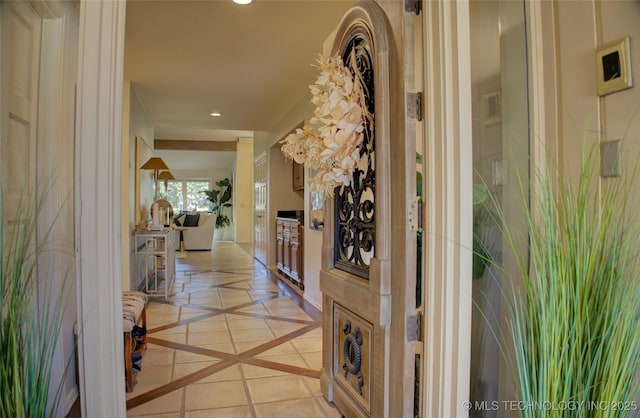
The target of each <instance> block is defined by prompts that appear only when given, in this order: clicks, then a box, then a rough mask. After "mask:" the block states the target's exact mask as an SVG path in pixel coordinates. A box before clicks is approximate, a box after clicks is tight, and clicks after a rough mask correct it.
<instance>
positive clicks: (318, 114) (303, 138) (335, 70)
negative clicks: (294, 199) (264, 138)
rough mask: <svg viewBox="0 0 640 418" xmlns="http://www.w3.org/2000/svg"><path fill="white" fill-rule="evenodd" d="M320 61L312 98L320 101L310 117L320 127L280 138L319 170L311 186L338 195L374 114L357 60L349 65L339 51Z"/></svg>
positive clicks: (286, 149) (285, 149) (289, 151)
mask: <svg viewBox="0 0 640 418" xmlns="http://www.w3.org/2000/svg"><path fill="white" fill-rule="evenodd" d="M352 58H353V59H351V60H350V61H351V62H352V63H355V61H356V60H355V57H352ZM318 67H319V68H320V69H321V72H320V75H319V76H318V78H317V79H316V84H312V85H311V86H309V89H310V90H311V94H312V96H313V97H312V99H311V103H313V104H314V105H316V108H315V111H314V117H313V118H311V119H310V121H309V122H310V123H311V124H312V125H316V126H317V133H316V130H314V128H313V127H312V126H309V125H305V126H303V127H302V128H299V129H296V131H295V132H294V133H291V134H289V135H288V136H287V137H286V138H284V139H283V140H282V141H280V142H281V143H282V153H283V154H284V155H285V156H286V157H288V158H291V159H293V160H294V161H295V162H296V163H298V164H304V165H305V166H306V167H309V168H312V169H316V170H317V174H316V175H315V176H313V177H312V178H311V179H309V184H310V187H311V190H313V191H320V192H322V193H323V194H325V195H328V196H333V190H334V189H335V188H336V187H338V186H341V185H342V186H348V185H349V184H350V183H351V174H352V173H353V170H354V169H355V168H356V167H357V165H358V163H359V161H360V156H361V152H360V151H361V147H362V143H363V141H364V135H365V125H366V123H367V122H369V126H370V131H371V132H373V123H372V122H373V115H372V114H371V112H369V110H368V109H367V105H366V91H365V89H366V87H365V86H364V84H363V83H362V81H361V76H360V73H359V71H358V69H357V67H356V65H355V64H352V65H351V69H349V68H347V67H345V66H344V64H343V63H342V59H341V58H340V57H339V56H338V55H336V56H334V57H332V58H329V59H325V58H323V57H322V56H320V58H319V59H318ZM352 71H353V74H355V76H354V75H353V74H352Z"/></svg>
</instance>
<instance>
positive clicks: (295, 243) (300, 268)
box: [276, 218, 304, 289]
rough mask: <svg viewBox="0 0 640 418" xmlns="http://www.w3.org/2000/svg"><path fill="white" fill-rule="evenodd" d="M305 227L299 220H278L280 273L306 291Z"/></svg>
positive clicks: (277, 247) (277, 237)
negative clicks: (304, 262) (304, 261)
mask: <svg viewBox="0 0 640 418" xmlns="http://www.w3.org/2000/svg"><path fill="white" fill-rule="evenodd" d="M303 237H304V226H303V225H302V224H301V223H300V221H298V220H297V219H290V218H276V259H277V260H276V261H277V266H278V271H280V272H281V273H282V274H284V275H285V276H287V278H289V280H291V281H292V282H294V283H295V284H296V285H297V286H298V287H299V288H300V289H304V264H303V260H304V247H303V242H304V239H303Z"/></svg>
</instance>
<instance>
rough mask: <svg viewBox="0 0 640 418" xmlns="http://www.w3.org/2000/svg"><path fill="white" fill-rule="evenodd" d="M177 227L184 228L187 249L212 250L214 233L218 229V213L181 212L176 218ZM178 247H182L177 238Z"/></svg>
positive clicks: (183, 235)
mask: <svg viewBox="0 0 640 418" xmlns="http://www.w3.org/2000/svg"><path fill="white" fill-rule="evenodd" d="M174 223H175V224H176V227H177V228H178V229H180V230H182V231H181V232H182V238H183V240H184V247H185V249H186V250H209V251H210V250H211V245H212V243H213V233H214V232H215V229H216V215H215V214H213V213H207V212H197V213H181V214H180V215H178V216H177V217H175V218H174ZM176 249H177V250H179V249H180V240H179V239H178V240H177V244H176Z"/></svg>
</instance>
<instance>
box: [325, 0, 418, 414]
mask: <svg viewBox="0 0 640 418" xmlns="http://www.w3.org/2000/svg"><path fill="white" fill-rule="evenodd" d="M392 7H395V6H392ZM402 12H403V10H402V9H400V13H402ZM394 13H395V12H394ZM400 19H402V18H400ZM395 22H396V23H397V22H398V20H395ZM401 24H402V23H401V20H400V23H399V25H401ZM397 32H401V31H400V30H398V31H397ZM391 38H392V36H391V28H390V24H389V20H388V16H387V15H385V11H384V10H383V9H382V7H381V6H380V5H379V4H378V3H376V2H374V1H362V2H359V3H358V4H357V5H356V6H354V7H353V8H352V9H350V10H349V11H348V12H347V13H346V14H345V16H344V17H343V19H342V21H341V22H340V24H339V26H338V28H337V31H336V32H335V38H334V43H333V48H332V50H331V55H332V56H334V55H336V54H337V55H338V56H340V57H341V58H342V62H343V63H344V65H345V67H347V68H349V70H350V71H351V73H352V75H353V76H354V78H355V77H358V78H359V81H360V83H362V85H363V86H364V91H365V97H366V105H367V108H368V110H369V112H370V113H371V114H373V119H372V120H371V121H369V120H368V121H367V122H366V123H365V139H364V141H363V144H362V145H361V147H360V161H359V163H358V165H357V166H356V168H355V169H354V171H353V173H352V178H351V181H350V184H349V185H348V186H339V187H337V188H336V189H335V191H334V196H333V197H332V198H329V199H328V200H327V201H326V202H325V209H324V218H325V223H324V226H325V227H324V230H323V263H322V265H323V268H322V270H321V272H320V288H321V290H322V292H323V319H324V325H323V327H324V328H323V374H322V376H321V387H322V391H323V394H324V396H325V397H326V398H327V399H329V400H331V401H333V402H334V403H335V404H336V406H337V407H338V409H339V410H340V411H341V412H342V413H343V414H344V415H345V416H347V417H400V416H409V415H411V414H412V413H413V393H414V380H413V376H414V368H415V364H414V357H415V347H414V343H413V342H410V341H409V339H410V338H408V333H407V313H408V312H411V313H415V242H416V241H415V231H410V229H411V228H410V226H409V225H408V220H407V216H406V214H407V201H408V199H405V196H404V193H405V192H403V190H409V189H410V188H409V187H405V184H406V182H407V181H410V180H407V178H406V177H405V176H406V174H405V172H409V171H410V170H408V169H405V168H406V167H409V166H408V164H411V170H413V173H415V139H414V140H413V143H412V144H411V145H407V144H406V143H407V142H408V141H404V139H403V138H404V136H405V132H404V130H405V127H404V114H405V110H404V108H405V104H404V100H403V99H401V97H404V92H403V91H402V89H399V91H394V92H392V91H391V89H390V86H391V85H392V83H393V85H396V86H398V85H402V78H403V77H404V75H403V72H402V70H398V69H402V68H403V64H402V63H401V62H394V60H396V61H398V59H399V58H398V56H399V55H398V54H395V53H394V52H393V50H392V47H391V42H392V39H391ZM392 155H395V156H396V157H397V158H395V159H394V160H393V161H392ZM392 164H396V168H398V170H396V169H394V170H392V169H391V168H392ZM413 177H415V174H413ZM392 189H394V193H393V199H392V192H391V191H392ZM406 193H408V192H406ZM414 193H415V191H414ZM414 196H415V194H414ZM392 248H393V250H392ZM412 251H413V252H412ZM412 268H413V270H412ZM407 295H409V296H407Z"/></svg>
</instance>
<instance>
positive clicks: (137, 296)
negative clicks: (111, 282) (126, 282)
mask: <svg viewBox="0 0 640 418" xmlns="http://www.w3.org/2000/svg"><path fill="white" fill-rule="evenodd" d="M147 301H148V296H147V295H146V293H143V292H137V291H135V290H129V291H126V292H122V329H123V331H124V332H131V331H132V330H133V326H134V325H135V324H136V323H137V322H138V318H140V314H141V313H142V310H143V309H144V308H145V307H146V306H147Z"/></svg>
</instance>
